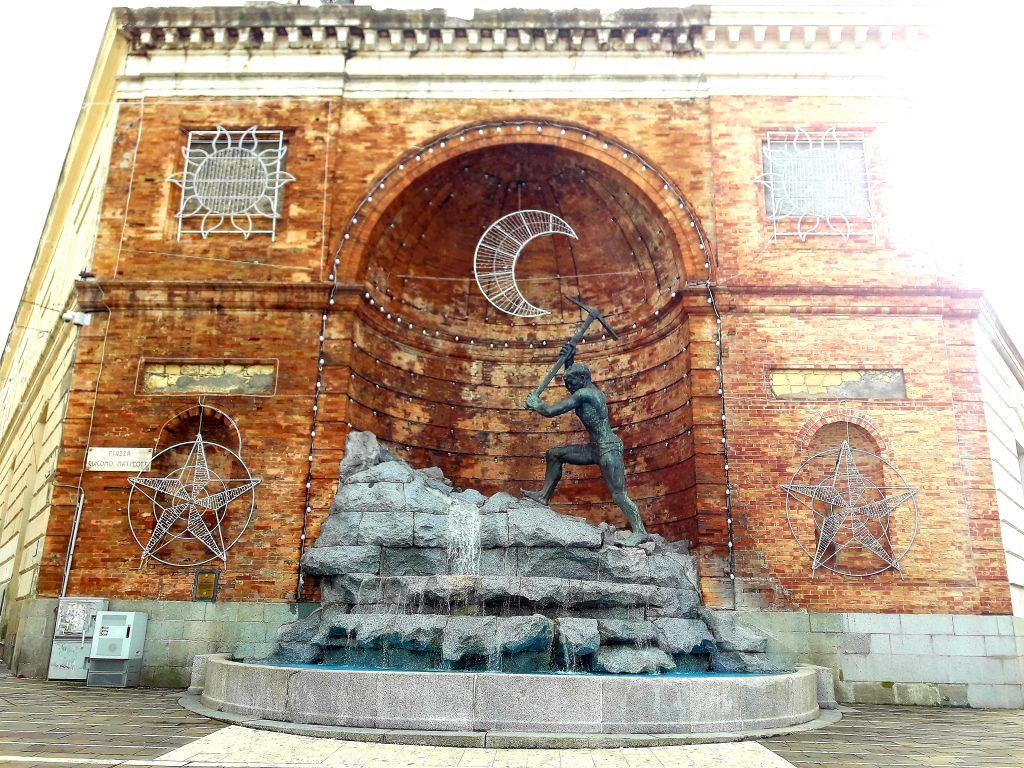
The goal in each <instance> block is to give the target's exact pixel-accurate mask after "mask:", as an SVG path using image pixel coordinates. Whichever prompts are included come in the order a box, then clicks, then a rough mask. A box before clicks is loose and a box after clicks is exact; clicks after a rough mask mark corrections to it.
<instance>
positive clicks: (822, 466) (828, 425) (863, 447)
mask: <svg viewBox="0 0 1024 768" xmlns="http://www.w3.org/2000/svg"><path fill="white" fill-rule="evenodd" d="M847 416H848V417H849V420H844V419H836V418H833V419H832V420H829V421H826V422H824V423H822V424H819V425H818V426H817V427H816V428H815V429H814V433H813V434H812V435H811V436H810V438H809V439H808V441H807V445H806V450H807V454H808V467H807V470H805V471H807V472H808V473H809V474H808V477H817V478H819V479H825V478H829V477H831V475H832V473H836V472H838V475H837V477H836V480H835V485H836V487H837V488H838V490H839V491H840V493H842V494H844V495H845V496H847V497H848V498H849V499H850V501H851V502H853V503H854V504H867V503H872V502H877V501H878V499H879V498H881V494H880V492H879V491H878V490H876V489H880V488H886V487H895V486H896V485H900V486H902V485H903V483H902V481H901V480H900V478H898V477H897V476H896V473H895V472H893V471H892V469H891V468H890V467H888V465H886V464H885V463H884V462H882V461H878V460H876V459H874V458H872V456H881V454H882V446H881V444H880V442H879V441H878V440H877V439H876V438H875V434H873V432H872V430H869V429H868V428H867V427H868V426H869V425H870V422H868V421H867V420H865V419H859V418H858V417H857V416H855V415H854V414H847ZM853 419H857V420H858V421H862V422H864V423H863V424H861V423H856V422H855V421H854V420H853ZM844 442H846V443H848V444H849V446H850V448H851V449H852V450H851V453H850V458H849V464H846V463H843V464H841V465H837V464H836V461H837V459H838V458H839V454H838V453H837V449H838V448H839V447H840V446H841V445H842V444H843V443H844ZM822 454H824V455H822ZM867 454H872V456H868V455H867ZM819 456H820V457H821V458H818V459H815V458H814V457H819ZM850 464H852V467H851V466H850ZM850 472H853V473H855V475H856V476H858V477H859V478H863V480H864V481H866V487H864V488H863V489H862V490H861V491H860V494H861V495H860V496H856V495H855V494H857V493H858V491H857V490H856V489H855V486H854V485H853V484H850V483H849V482H848V473H850ZM815 473H816V474H815ZM803 481H804V482H806V481H807V477H805V478H804V479H803ZM817 506H818V508H819V509H822V510H825V509H827V507H826V506H825V505H824V504H822V503H821V502H817ZM797 509H799V507H797ZM800 511H803V512H806V513H805V514H802V515H796V516H795V517H794V518H792V520H791V524H792V525H793V526H794V530H795V531H797V532H798V534H799V535H800V538H801V540H802V541H804V542H805V543H806V542H815V541H818V540H819V538H820V534H821V531H820V530H819V528H818V527H817V520H818V518H815V516H813V515H811V514H810V512H809V510H806V511H805V510H800ZM868 525H869V529H871V531H872V534H873V535H874V536H875V537H876V538H877V540H878V541H879V542H881V544H882V546H883V547H885V548H886V550H887V551H888V552H889V554H890V555H893V554H894V553H895V552H902V551H903V550H904V549H905V548H906V545H907V542H909V539H906V540H902V539H901V537H903V536H912V535H913V534H912V533H911V532H910V531H908V530H904V529H903V528H902V527H900V526H889V525H888V524H887V522H886V521H873V522H870V523H868ZM844 539H845V540H846V541H847V542H848V540H849V537H844V536H842V535H841V536H840V537H838V541H843V540H844ZM822 556H823V558H824V559H825V560H826V561H827V562H828V563H829V564H830V565H831V566H833V567H840V568H842V569H843V570H846V571H850V572H854V573H872V572H874V571H876V570H877V569H878V568H879V561H878V558H877V556H876V555H874V554H873V553H872V552H870V551H868V550H867V549H866V548H864V547H862V546H857V545H856V544H855V543H854V546H839V547H837V545H836V544H834V543H833V544H831V545H829V546H828V547H826V548H825V549H824V550H823V551H822ZM840 578H841V577H840Z"/></svg>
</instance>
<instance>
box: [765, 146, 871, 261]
mask: <svg viewBox="0 0 1024 768" xmlns="http://www.w3.org/2000/svg"><path fill="white" fill-rule="evenodd" d="M871 135H872V131H871V130H870V129H864V128H839V127H838V126H832V127H828V128H814V129H804V128H800V127H795V128H789V129H779V128H767V129H763V130H761V131H760V132H759V141H758V158H759V159H758V162H759V165H760V167H761V171H762V172H761V174H760V175H759V176H758V177H756V178H755V179H754V182H755V183H756V184H758V185H759V186H760V187H761V189H762V199H761V203H762V204H761V206H760V210H761V216H763V217H764V221H765V222H766V223H767V224H770V225H771V227H772V240H773V242H778V240H779V238H789V237H796V238H797V239H798V240H799V241H800V242H802V243H803V242H806V241H807V238H808V237H812V238H819V237H824V238H840V240H841V241H842V242H848V241H850V240H851V238H853V239H857V240H864V239H867V240H869V241H870V242H871V243H873V244H876V245H877V244H878V236H879V232H878V224H879V221H880V216H879V213H878V204H877V200H876V199H875V195H874V191H875V187H876V186H877V184H878V182H877V178H876V174H875V160H874V154H873V151H872V147H871ZM773 144H774V145H775V146H776V147H777V151H776V152H773V151H772V145H773ZM858 146H859V148H860V158H859V162H858V163H857V165H858V168H852V167H849V166H848V159H844V160H843V162H842V163H833V165H834V166H835V165H847V166H848V170H851V171H856V170H861V171H862V176H861V178H859V179H857V180H852V179H847V180H846V181H847V183H848V184H854V185H856V186H858V187H859V189H858V191H859V192H860V193H861V195H862V196H863V198H862V200H861V201H860V204H861V205H863V206H864V207H863V208H862V209H861V211H860V212H859V215H850V216H847V215H846V214H845V213H844V212H843V211H836V212H834V213H833V212H829V211H827V210H821V209H819V210H813V209H811V210H800V203H799V201H798V200H793V199H790V200H789V201H788V202H787V201H786V199H785V197H784V196H780V197H776V196H775V192H776V189H775V188H776V187H777V186H779V185H781V186H783V187H785V185H786V181H787V170H788V169H787V167H786V163H785V156H786V154H787V153H788V155H789V156H790V158H791V159H792V158H793V157H795V156H799V155H800V154H804V153H807V154H812V153H813V154H816V155H819V156H821V155H828V154H832V155H833V156H835V157H838V156H839V154H840V153H843V154H846V155H848V154H849V150H850V149H852V148H855V147H858ZM776 158H778V159H776ZM803 176H806V174H803ZM797 180H804V181H806V179H805V178H803V179H802V178H801V174H800V173H799V169H797ZM833 183H834V182H833ZM782 191H783V192H785V190H782Z"/></svg>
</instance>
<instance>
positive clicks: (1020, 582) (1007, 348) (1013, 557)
mask: <svg viewBox="0 0 1024 768" xmlns="http://www.w3.org/2000/svg"><path fill="white" fill-rule="evenodd" d="M977 343H978V372H979V374H980V376H981V391H982V396H983V399H984V405H985V423H986V427H987V429H988V445H989V451H990V453H991V455H992V475H993V479H994V481H995V490H996V502H997V504H998V505H999V523H1000V528H1001V531H1002V536H1003V549H1004V550H1005V551H1006V575H1007V578H1008V580H1009V582H1010V599H1011V600H1012V602H1013V614H1014V616H1024V360H1022V359H1021V355H1020V352H1019V351H1018V350H1017V347H1016V346H1015V345H1014V344H1013V342H1012V341H1011V340H1010V338H1009V336H1008V335H1007V333H1006V331H1005V330H1004V329H1003V326H1002V325H1001V324H1000V322H999V320H998V319H997V318H996V316H995V314H994V313H993V312H992V310H991V307H990V306H989V305H988V304H987V303H983V305H982V312H981V315H980V316H979V318H978V323H977Z"/></svg>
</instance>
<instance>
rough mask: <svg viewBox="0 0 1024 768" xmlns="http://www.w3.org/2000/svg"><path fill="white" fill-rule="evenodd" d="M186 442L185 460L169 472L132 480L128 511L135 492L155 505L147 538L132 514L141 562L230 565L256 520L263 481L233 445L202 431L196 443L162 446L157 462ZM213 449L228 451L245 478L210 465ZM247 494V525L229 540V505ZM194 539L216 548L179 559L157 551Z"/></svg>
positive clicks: (132, 527) (180, 564)
mask: <svg viewBox="0 0 1024 768" xmlns="http://www.w3.org/2000/svg"><path fill="white" fill-rule="evenodd" d="M185 447H188V448H189V453H188V457H187V458H186V460H185V463H184V464H183V465H182V466H180V467H177V468H175V469H173V470H171V472H169V473H168V474H167V475H165V476H163V477H142V476H141V474H140V475H139V476H138V477H132V478H129V479H128V482H129V483H130V484H131V487H132V488H131V494H129V498H128V507H129V510H130V509H131V504H132V495H134V494H135V493H136V492H139V493H141V494H143V495H144V496H145V497H146V498H148V499H149V500H150V501H151V502H152V505H153V520H154V525H153V530H152V532H151V533H150V534H149V535H148V536H147V537H145V538H146V541H145V543H143V541H142V538H141V537H140V536H139V533H138V532H136V530H135V526H134V525H133V524H132V518H131V514H129V516H128V524H129V526H130V527H131V531H132V535H133V536H134V537H135V540H136V541H137V542H138V543H139V546H141V547H142V563H141V564H142V565H145V563H146V560H148V559H150V558H152V559H153V560H156V561H158V562H161V563H164V564H165V565H171V566H177V567H191V566H196V565H202V564H203V563H208V562H210V561H211V560H220V561H221V562H222V563H224V564H225V565H227V552H228V550H229V549H231V547H232V546H234V544H235V543H236V542H237V541H238V539H239V538H241V536H242V533H244V532H245V529H246V528H247V527H248V525H249V521H250V520H251V519H252V514H253V511H254V510H255V506H256V497H255V494H254V493H253V489H255V488H256V486H257V485H259V484H260V482H262V481H261V480H260V479H259V478H253V477H252V475H250V474H249V469H248V468H247V467H246V466H245V463H244V462H243V461H242V459H241V457H240V456H239V455H238V454H237V453H235V452H234V451H232V450H231V449H229V448H225V447H224V446H222V445H218V444H216V443H208V442H206V441H205V440H204V439H203V435H202V433H201V432H200V433H198V434H197V435H196V437H195V440H194V441H193V442H191V443H178V444H177V445H172V446H171V447H169V448H167V449H165V450H163V451H161V452H160V453H159V454H157V455H156V456H154V457H153V462H154V463H155V462H157V460H158V459H159V458H160V457H161V456H165V455H167V454H168V453H171V452H173V451H175V450H176V449H181V448H185ZM208 448H209V449H211V450H213V451H218V452H221V451H223V452H225V453H226V454H228V458H229V459H231V460H232V463H233V464H236V465H237V466H239V467H241V470H242V472H241V473H244V475H245V477H241V478H222V477H220V476H219V475H218V474H217V473H216V472H215V471H214V470H212V469H211V468H210V463H209V461H208V458H207V449H208ZM241 473H240V474H241ZM245 494H250V495H251V498H250V503H249V512H248V516H247V517H246V519H245V524H244V525H242V526H241V527H240V528H239V530H238V534H237V535H236V536H235V537H234V538H233V539H228V540H226V538H225V535H224V522H225V517H226V516H227V512H228V506H229V505H230V504H231V503H232V502H233V501H235V500H236V499H238V498H240V497H242V496H244V495H245ZM190 539H192V540H195V541H198V542H200V543H201V544H202V545H203V546H204V547H205V548H206V549H207V550H208V551H209V552H210V553H211V554H210V557H208V558H206V559H205V560H200V561H197V562H177V561H175V560H172V559H171V557H170V556H169V555H167V554H164V555H162V556H161V555H160V554H158V553H161V552H163V550H164V549H166V548H167V547H168V546H170V545H171V544H173V543H174V542H175V541H178V540H183V541H185V540H190Z"/></svg>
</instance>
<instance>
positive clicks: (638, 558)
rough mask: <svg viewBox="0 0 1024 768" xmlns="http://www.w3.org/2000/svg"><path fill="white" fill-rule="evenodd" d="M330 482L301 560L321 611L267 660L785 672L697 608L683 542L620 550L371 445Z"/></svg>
mask: <svg viewBox="0 0 1024 768" xmlns="http://www.w3.org/2000/svg"><path fill="white" fill-rule="evenodd" d="M339 476H340V478H341V482H340V484H339V487H338V492H337V494H336V496H335V499H334V503H333V504H332V505H331V511H330V515H329V516H328V518H327V519H326V520H325V521H323V523H322V525H321V527H320V534H319V536H318V538H317V540H316V543H315V544H314V545H313V546H312V547H311V548H310V549H309V550H308V551H306V552H305V553H304V554H303V557H302V561H301V567H302V569H303V570H304V572H305V573H307V574H308V575H310V576H313V577H316V578H318V579H319V584H320V592H321V598H322V609H321V610H320V611H318V612H316V613H314V614H313V615H312V616H310V617H309V618H306V619H304V620H302V621H298V622H293V623H292V624H289V625H286V626H285V627H283V628H282V630H281V632H280V634H279V637H278V644H277V649H276V651H275V652H274V654H273V655H272V656H271V660H272V661H277V662H284V663H298V664H305V663H317V662H320V661H322V662H324V663H331V664H351V665H368V666H378V667H390V668H414V669H439V668H440V669H494V670H503V671H509V672H532V671H538V670H545V669H549V668H550V667H551V666H552V665H553V666H554V667H555V668H561V669H570V670H580V671H588V670H593V671H599V672H609V673H616V674H641V673H646V674H654V673H662V672H666V671H669V670H672V669H676V668H678V669H679V670H680V671H687V672H698V671H706V670H707V669H708V668H709V667H713V668H714V669H715V670H721V671H728V672H735V671H743V670H751V671H775V670H777V669H778V668H779V663H778V661H777V660H774V659H769V658H768V657H767V655H766V654H765V650H766V648H767V640H766V638H765V637H763V636H762V635H760V634H758V633H756V632H754V631H753V630H750V629H749V628H747V627H745V626H743V625H742V624H740V623H739V622H738V621H736V618H735V615H733V614H731V613H730V612H727V611H709V610H706V609H704V608H703V607H701V601H700V591H699V581H698V578H697V569H696V564H695V561H694V558H693V557H691V556H690V554H689V551H688V545H687V544H686V543H685V542H669V541H666V540H665V539H663V538H662V537H660V536H652V537H651V540H650V541H649V542H647V543H645V544H643V545H642V546H639V547H624V546H622V542H623V541H624V540H625V539H626V538H627V537H628V532H624V531H617V530H616V529H615V528H614V527H613V526H610V525H608V524H606V523H602V524H601V525H599V526H593V525H591V524H590V523H588V522H587V521H585V520H582V519H580V518H574V517H568V516H565V515H559V514H556V513H555V512H553V511H552V510H551V509H549V508H548V507H546V506H544V505H542V504H539V503H538V502H535V501H532V500H529V499H517V498H515V497H514V496H511V495H509V494H506V493H497V494H494V495H493V496H491V497H489V498H488V497H485V496H484V495H483V494H481V493H479V492H477V491H475V490H472V489H469V490H458V489H454V488H452V486H451V483H450V482H449V481H448V480H447V479H446V478H445V477H444V474H443V473H442V472H441V470H440V469H437V468H433V467H431V468H428V469H414V468H413V467H410V466H409V465H408V464H406V463H405V462H403V461H399V460H396V459H395V458H394V457H393V456H392V455H391V454H390V453H389V452H388V451H387V450H386V449H384V448H383V447H382V446H381V445H380V444H379V443H378V442H377V440H376V438H375V437H374V436H373V435H372V434H370V433H366V432H364V433H352V434H350V435H349V437H348V443H347V447H346V453H345V458H344V459H343V461H342V464H341V469H340V474H339ZM467 547H468V548H469V550H467ZM467 551H470V555H471V556H468V557H467V556H466V553H467ZM476 552H479V555H478V556H477V555H476ZM477 564H478V565H477Z"/></svg>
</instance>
